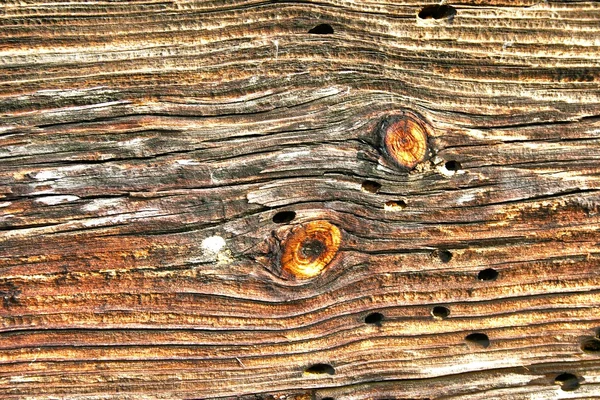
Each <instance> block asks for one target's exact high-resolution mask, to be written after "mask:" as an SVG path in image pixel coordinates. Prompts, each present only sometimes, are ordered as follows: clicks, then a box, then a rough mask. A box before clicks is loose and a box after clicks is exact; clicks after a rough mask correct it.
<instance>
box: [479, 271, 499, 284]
mask: <svg viewBox="0 0 600 400" xmlns="http://www.w3.org/2000/svg"><path fill="white" fill-rule="evenodd" d="M496 278H498V271H496V270H495V269H493V268H487V269H484V270H481V271H479V273H478V274H477V279H479V280H480V281H494V280H496Z"/></svg>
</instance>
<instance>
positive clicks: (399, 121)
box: [379, 113, 429, 169]
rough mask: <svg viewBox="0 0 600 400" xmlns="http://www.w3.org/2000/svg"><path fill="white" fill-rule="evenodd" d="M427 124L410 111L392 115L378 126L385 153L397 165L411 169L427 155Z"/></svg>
mask: <svg viewBox="0 0 600 400" xmlns="http://www.w3.org/2000/svg"><path fill="white" fill-rule="evenodd" d="M428 131H429V128H428V126H427V124H426V123H425V122H424V121H423V120H422V119H421V118H419V117H417V116H416V115H414V114H412V113H404V114H401V115H392V116H389V117H388V118H386V119H385V120H384V121H382V123H381V124H380V127H379V132H380V135H381V137H382V139H383V146H382V147H383V150H384V153H385V155H386V156H387V157H388V158H390V159H391V160H392V161H394V163H396V164H397V165H399V166H401V167H404V168H408V169H413V168H414V167H415V166H416V165H417V164H419V163H421V162H423V161H425V159H426V158H428V156H429V146H428V144H427V142H428V137H429V134H428Z"/></svg>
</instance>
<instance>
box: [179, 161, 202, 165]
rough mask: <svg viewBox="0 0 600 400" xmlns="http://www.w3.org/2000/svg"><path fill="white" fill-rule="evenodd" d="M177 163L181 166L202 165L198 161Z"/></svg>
mask: <svg viewBox="0 0 600 400" xmlns="http://www.w3.org/2000/svg"><path fill="white" fill-rule="evenodd" d="M175 162H176V163H177V164H180V165H200V163H199V162H198V161H196V160H177V161H175Z"/></svg>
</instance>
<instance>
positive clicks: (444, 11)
mask: <svg viewBox="0 0 600 400" xmlns="http://www.w3.org/2000/svg"><path fill="white" fill-rule="evenodd" d="M455 15H456V8H454V7H452V6H449V5H446V4H444V5H433V6H425V7H423V8H422V9H421V11H419V18H421V19H443V18H452V17H454V16H455Z"/></svg>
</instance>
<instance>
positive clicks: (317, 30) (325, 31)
mask: <svg viewBox="0 0 600 400" xmlns="http://www.w3.org/2000/svg"><path fill="white" fill-rule="evenodd" d="M308 33H313V34H315V35H331V34H332V33H333V28H332V27H331V25H329V24H320V25H317V26H315V27H314V28H312V29H311V30H309V31H308Z"/></svg>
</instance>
